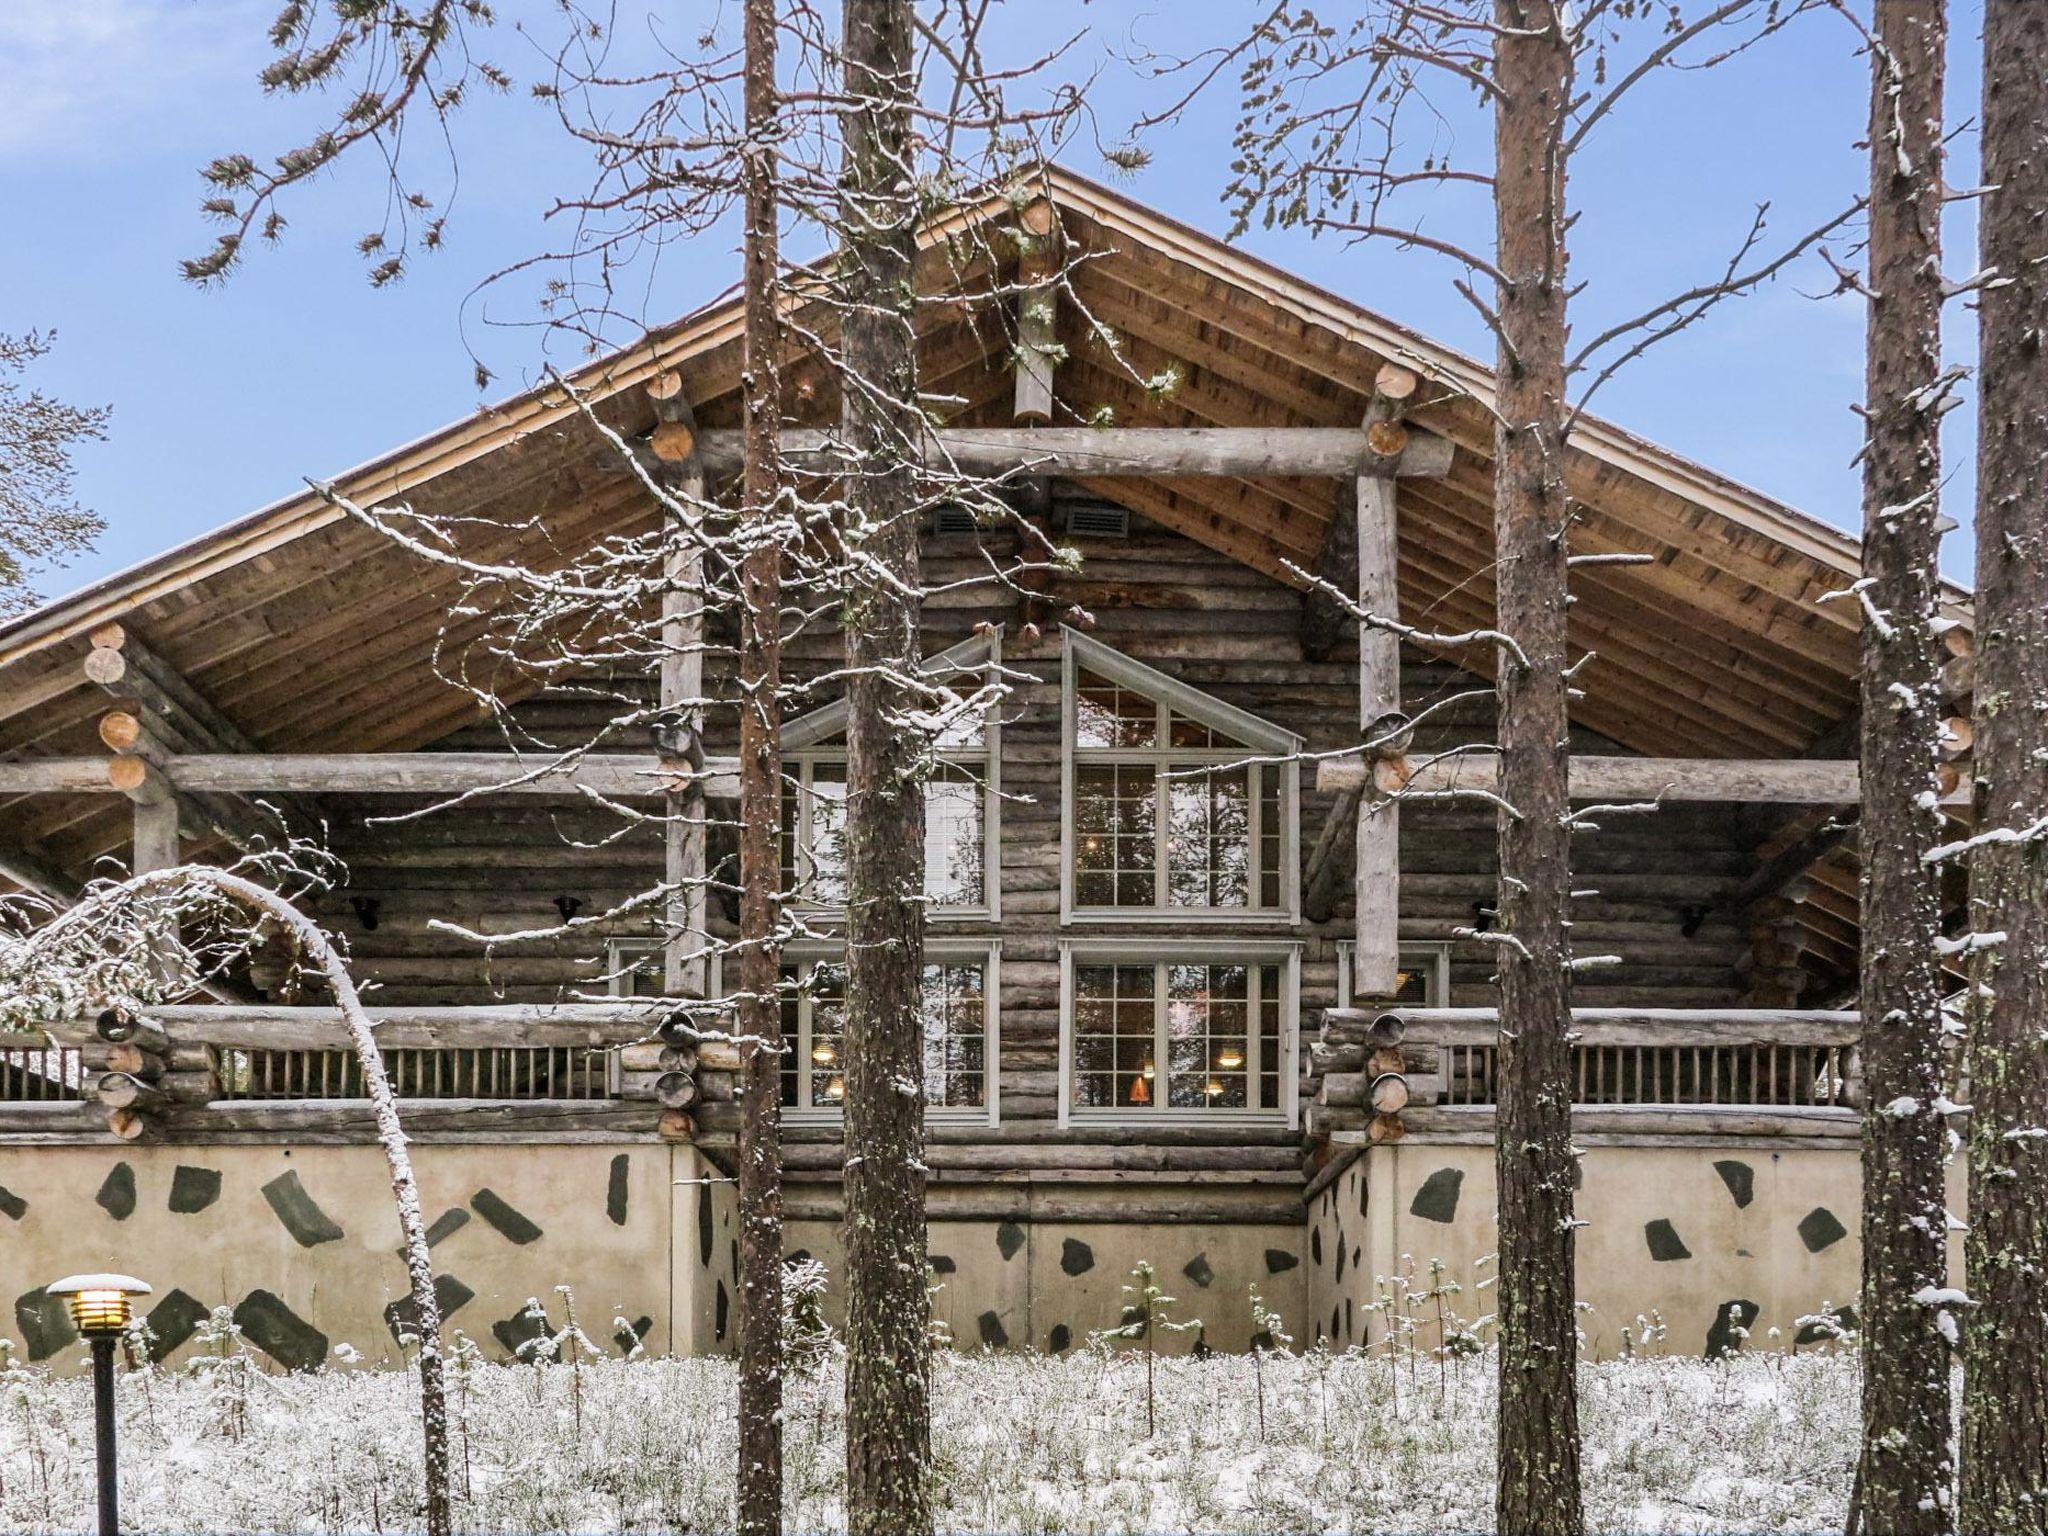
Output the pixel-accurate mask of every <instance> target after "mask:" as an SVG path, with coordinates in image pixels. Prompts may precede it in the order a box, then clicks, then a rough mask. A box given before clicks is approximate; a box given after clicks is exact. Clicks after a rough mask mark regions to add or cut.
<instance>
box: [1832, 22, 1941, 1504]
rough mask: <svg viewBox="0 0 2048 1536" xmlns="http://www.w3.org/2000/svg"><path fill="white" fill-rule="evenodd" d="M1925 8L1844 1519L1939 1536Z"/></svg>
mask: <svg viewBox="0 0 2048 1536" xmlns="http://www.w3.org/2000/svg"><path fill="white" fill-rule="evenodd" d="M1947 30H1948V27H1947V16H1946V13H1945V7H1944V4H1943V0H1878V4H1877V9H1876V32H1875V39H1874V46H1873V48H1872V50H1871V52H1872V76H1871V107H1870V155H1871V167H1870V258H1869V274H1868V287H1869V288H1870V290H1871V295H1872V297H1871V300H1870V308H1869V332H1868V340H1867V356H1866V368H1867V373H1866V378H1865V394H1866V411H1865V432H1866V437H1865V445H1864V454H1863V518H1864V521H1863V577H1862V582H1863V588H1864V591H1863V596H1862V600H1863V601H1864V603H1865V605H1866V613H1865V618H1864V623H1863V658H1862V673H1863V675H1862V693H1863V752H1862V763H1863V766H1862V782H1863V786H1864V794H1863V815H1862V823H1861V826H1862V846H1863V891H1862V902H1863V913H1862V915H1863V965H1862V971H1863V975H1862V988H1861V991H1862V1013H1863V1019H1864V1035H1863V1048H1862V1051H1863V1078H1864V1090H1865V1094H1866V1099H1865V1104H1866V1106H1867V1107H1866V1109H1865V1111H1864V1117H1863V1293H1862V1311H1863V1338H1862V1353H1863V1447H1862V1454H1861V1458H1860V1462H1859V1465H1858V1468H1857V1491H1856V1495H1855V1501H1854V1502H1855V1507H1854V1508H1853V1509H1852V1510H1851V1513H1850V1519H1851V1520H1852V1522H1853V1521H1860V1524H1861V1528H1862V1529H1863V1530H1865V1531H1870V1532H1883V1533H1885V1536H1915V1533H1940V1532H1947V1531H1950V1530H1953V1529H1954V1503H1953V1490H1952V1487H1951V1478H1952V1476H1953V1473H1954V1470H1955V1467H1954V1459H1953V1456H1952V1454H1951V1450H1950V1444H1949V1347H1948V1344H1947V1341H1946V1340H1945V1339H1944V1338H1943V1337H1942V1334H1941V1332H1940V1331H1939V1327H1940V1324H1941V1322H1942V1320H1943V1317H1944V1316H1945V1315H1946V1314H1944V1312H1943V1309H1942V1308H1941V1307H1940V1306H1939V1305H1938V1301H1939V1293H1940V1291H1941V1289H1942V1287H1944V1286H1945V1285H1946V1284H1947V1247H1948V1232H1947V1221H1946V1209H1945V1190H1944V1181H1943V1163H1944V1161H1945V1157H1946V1152H1947V1137H1948V1123H1947V1119H1946V1117H1945V1116H1944V1115H1943V1113H1942V1111H1941V1108H1940V1100H1941V1094H1942V1029H1941V1012H1940V1000H1941V997H1940V993H1941V976H1940V969H1939V965H1938V962H1937V960H1936V956H1935V940H1936V939H1937V938H1938V937H1939V935H1940V931H1941V906H1940V892H1939V886H1938V882H1937V879H1936V875H1935V871H1933V870H1932V869H1930V868H1929V867H1928V865H1927V863H1926V854H1927V852H1928V851H1929V850H1930V849H1931V848H1933V847H1934V846H1935V845H1936V844H1937V843H1938V842H1939V840H1940V836H1941V818H1940V815H1939V812H1938V811H1937V810H1936V795H1937V781H1936V763H1937V761H1938V749H1939V740H1940V737H1939V732H1940V701H1941V688H1940V681H1939V676H1940V665H1941V660H1942V648H1941V644H1940V641H1939V638H1938V636H1937V635H1936V632H1935V622H1934V621H1935V612H1936V608H1935V605H1936V597H1937V592H1936V580H1937V570H1938V566H1937V563H1936V562H1937V559H1938V554H1939V545H1940V535H1939V533H1938V532H1937V531H1936V528H1937V517H1938V514H1939V510H1940V509H1939V500H1940V487H1941V453H1940V423H1941V405H1940V396H1941V395H1942V393H1943V390H1942V388H1941V385H1940V383H1939V381H1940V379H1941V373H1942V366H1941V303H1942V294H1941V281H1942V276H1941V165H1942V153H1941V133H1942V101H1941V91H1942V53H1943V48H1944V46H1945V43H1946V40H1947Z"/></svg>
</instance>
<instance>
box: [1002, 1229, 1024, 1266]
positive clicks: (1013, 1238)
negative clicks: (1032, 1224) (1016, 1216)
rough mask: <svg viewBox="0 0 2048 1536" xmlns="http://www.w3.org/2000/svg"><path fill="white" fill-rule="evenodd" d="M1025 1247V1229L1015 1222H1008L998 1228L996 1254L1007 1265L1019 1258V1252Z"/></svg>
mask: <svg viewBox="0 0 2048 1536" xmlns="http://www.w3.org/2000/svg"><path fill="white" fill-rule="evenodd" d="M1023 1246H1024V1229H1023V1228H1022V1227H1020V1226H1018V1225H1017V1223H1016V1222H1014V1221H1006V1222H1004V1223H1003V1224H1002V1225H1001V1226H1000V1227H997V1228H996V1252H997V1253H1000V1254H1001V1255H1002V1256H1003V1262H1004V1263H1005V1264H1007V1263H1008V1262H1009V1261H1010V1260H1012V1259H1014V1258H1015V1257H1017V1250H1018V1249H1020V1248H1022V1247H1023Z"/></svg>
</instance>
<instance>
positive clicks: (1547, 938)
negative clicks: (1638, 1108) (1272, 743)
mask: <svg viewBox="0 0 2048 1536" xmlns="http://www.w3.org/2000/svg"><path fill="white" fill-rule="evenodd" d="M1559 12H1560V7H1559V6H1558V5H1557V4H1555V3H1554V0H1499V3H1498V4H1497V6H1496V9H1495V18H1496V20H1497V21H1498V22H1499V23H1500V25H1501V31H1500V32H1499V33H1498V34H1497V40H1496V42H1495V52H1494V70H1493V83H1494V86H1495V88H1496V89H1497V91H1498V92H1499V95H1498V98H1497V100H1496V104H1495V116H1494V165H1495V178H1496V182H1495V187H1494V212H1495V219H1496V250H1497V253H1498V254H1497V263H1498V265H1499V268H1500V271H1501V272H1502V274H1503V276H1504V281H1503V282H1502V283H1501V284H1500V285H1499V298H1500V304H1499V321H1498V324H1499V355H1498V360H1497V362H1496V364H1495V405H1496V408H1497V410H1498V413H1499V423H1498V425H1497V427H1496V428H1495V433H1494V442H1495V449H1494V462H1495V471H1494V540H1495V546H1496V554H1497V557H1498V560H1499V564H1498V566H1497V575H1496V590H1497V592H1498V597H1497V602H1498V605H1499V627H1500V629H1501V631H1502V632H1503V633H1504V634H1506V635H1508V636H1509V637H1511V638H1512V639H1513V641H1514V642H1515V644H1516V645H1517V646H1519V647H1520V650H1521V653H1522V654H1521V656H1520V657H1519V658H1518V657H1516V656H1515V655H1513V654H1512V653H1511V652H1508V651H1506V650H1505V648H1504V649H1503V652H1502V654H1501V657H1500V664H1499V671H1498V677H1497V692H1498V697H1499V716H1500V718H1499V734H1500V755H1501V766H1500V788H1501V794H1502V796H1503V798H1504V799H1505V801H1506V802H1507V805H1508V806H1509V807H1512V809H1503V810H1502V811H1501V812H1500V813H1499V816H1498V822H1497V825H1498V837H1499V846H1500V895H1499V926H1500V930H1501V933H1502V934H1503V935H1504V936H1505V938H1506V939H1507V941H1508V942H1505V943H1502V944H1500V945H1498V946H1496V948H1495V955H1496V957H1497V959H1498V961H1499V982H1500V1037H1499V1038H1500V1064H1501V1092H1500V1107H1499V1111H1498V1116H1497V1119H1496V1121H1495V1151H1494V1159H1495V1168H1496V1173H1497V1177H1498V1181H1499V1193H1500V1277H1499V1281H1498V1286H1499V1302H1498V1308H1499V1319H1500V1325H1499V1326H1500V1359H1499V1371H1500V1404H1499V1415H1500V1418H1499V1447H1500V1449H1499V1456H1500V1465H1499V1484H1498V1488H1497V1491H1496V1501H1495V1520H1496V1524H1497V1526H1498V1528H1499V1529H1500V1530H1502V1531H1515V1532H1519V1533H1547V1532H1559V1533H1571V1532H1577V1531H1578V1530H1580V1529H1581V1528H1582V1526H1583V1521H1584V1516H1583V1512H1582V1505H1581V1499H1580V1492H1579V1419H1578V1320H1577V1317H1576V1315H1575V1313H1574V1310H1573V1299H1574V1286H1573V1273H1572V1263H1573V1252H1574V1247H1575V1244H1574V1240H1573V1230H1574V1225H1575V1222H1574V1218H1573V1215H1572V1183H1573V1167H1574V1164H1573V1155H1572V1141H1571V1113H1572V1084H1571V1059H1572V1058H1571V1044H1570V1029H1571V972H1570V968H1569V956H1570V935H1569V930H1568V928H1567V926H1566V921H1565V903H1566V900H1567V897H1568V895H1569V893H1570V889H1571V845H1570V839H1571V832H1570V824H1569V817H1570V813H1571V804H1570V797H1569V792H1568V784H1567V778H1568V759H1567V758H1566V756H1565V750H1566V739H1565V738H1566V730H1567V721H1566V707H1565V576H1566V554H1567V551H1566V546H1565V522H1566V517H1567V514H1568V504H1567V499H1566V495H1565V480H1564V426H1565V393H1564V391H1565V344H1566V337H1567V319H1566V290H1565V213H1564V191H1565V189H1564V149H1563V142H1562V141H1563V129H1564V122H1565V117H1566V113H1567V111H1568V108H1569V103H1570V98H1571V82H1572V56H1571V46H1570V41H1569V39H1568V38H1567V37H1566V35H1565V31H1564V24H1563V18H1562V16H1561V15H1560V14H1559Z"/></svg>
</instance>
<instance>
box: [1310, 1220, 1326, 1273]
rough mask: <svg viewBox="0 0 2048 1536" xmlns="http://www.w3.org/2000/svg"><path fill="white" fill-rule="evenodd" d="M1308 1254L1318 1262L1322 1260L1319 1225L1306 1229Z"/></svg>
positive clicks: (1321, 1237)
mask: <svg viewBox="0 0 2048 1536" xmlns="http://www.w3.org/2000/svg"><path fill="white" fill-rule="evenodd" d="M1308 1256H1309V1257H1310V1258H1311V1259H1314V1260H1315V1261H1316V1263H1318V1264H1320V1263H1322V1262H1323V1229H1322V1228H1321V1227H1310V1228H1309V1229H1308Z"/></svg>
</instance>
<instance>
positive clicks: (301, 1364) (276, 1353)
mask: <svg viewBox="0 0 2048 1536" xmlns="http://www.w3.org/2000/svg"><path fill="white" fill-rule="evenodd" d="M335 1235H336V1236H337V1237H339V1236H340V1235H341V1234H340V1233H339V1232H336V1234H335ZM308 1246H310V1245H308ZM235 1326H236V1327H238V1328H240V1329H241V1330H242V1337H243V1338H245V1339H247V1340H248V1341H249V1342H250V1343H251V1344H254V1345H255V1346H256V1347H257V1348H258V1349H260V1350H262V1351H263V1353H265V1354H266V1355H268V1356H270V1358H271V1359H273V1360H275V1361H276V1362H277V1363H278V1364H279V1365H281V1366H283V1367H284V1368H285V1369H286V1370H288V1371H312V1370H318V1369H319V1368H320V1366H321V1365H322V1364H323V1363H324V1362H325V1361H326V1359H327V1335H326V1334H324V1333H322V1332H321V1331H320V1330H319V1329H318V1328H315V1327H314V1326H313V1325H312V1324H311V1323H309V1322H307V1321H306V1320H305V1319H304V1318H303V1317H301V1316H299V1314H298V1313H296V1312H294V1311H293V1310H292V1309H291V1308H290V1307H288V1306H286V1305H285V1304H284V1303H283V1302H282V1301H280V1300H278V1298H277V1297H275V1296H273V1295H271V1294H270V1292H268V1291H263V1290H256V1291H251V1292H250V1293H249V1294H248V1295H246V1296H244V1297H243V1298H242V1303H241V1305H240V1306H238V1307H236V1308H235Z"/></svg>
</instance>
